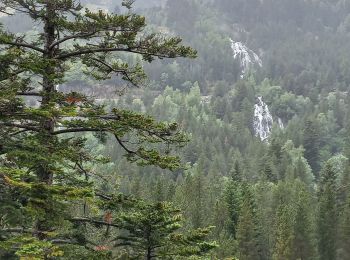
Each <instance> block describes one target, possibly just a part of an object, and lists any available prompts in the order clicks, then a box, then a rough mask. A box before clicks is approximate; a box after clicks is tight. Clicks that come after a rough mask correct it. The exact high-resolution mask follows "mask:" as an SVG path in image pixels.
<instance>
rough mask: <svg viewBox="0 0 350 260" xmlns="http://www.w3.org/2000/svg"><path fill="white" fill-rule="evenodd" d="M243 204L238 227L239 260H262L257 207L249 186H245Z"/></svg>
mask: <svg viewBox="0 0 350 260" xmlns="http://www.w3.org/2000/svg"><path fill="white" fill-rule="evenodd" d="M242 193H243V194H242V203H241V209H240V214H239V219H238V226H237V240H238V249H239V259H242V260H255V259H260V257H261V250H260V245H259V230H258V225H257V224H258V223H257V217H256V206H255V202H254V198H253V194H252V192H251V188H250V187H249V186H248V184H243V188H242Z"/></svg>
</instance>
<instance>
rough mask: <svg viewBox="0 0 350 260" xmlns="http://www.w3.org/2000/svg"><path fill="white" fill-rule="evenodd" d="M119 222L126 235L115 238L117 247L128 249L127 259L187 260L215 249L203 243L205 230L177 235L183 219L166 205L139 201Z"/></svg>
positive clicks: (205, 235)
mask: <svg viewBox="0 0 350 260" xmlns="http://www.w3.org/2000/svg"><path fill="white" fill-rule="evenodd" d="M120 218H121V219H120V227H121V228H122V229H124V230H125V231H127V234H126V235H120V236H118V237H117V238H116V246H117V247H121V248H126V249H128V248H131V253H130V254H129V257H130V259H147V260H151V259H175V258H176V259H189V258H190V257H191V256H202V255H206V254H207V253H208V252H209V251H210V250H212V249H214V248H215V247H216V244H215V243H214V242H206V241H205V239H206V237H207V236H208V234H209V231H210V229H208V228H201V229H196V230H193V231H191V232H188V234H184V233H180V232H179V230H180V229H181V227H182V221H183V219H182V216H181V214H180V211H179V210H178V209H176V208H174V207H173V206H172V205H171V204H169V203H165V202H158V203H155V204H147V203H145V202H141V201H140V202H138V203H137V204H136V205H135V206H134V207H133V209H132V212H129V211H127V212H126V213H125V214H123V215H122V216H121V217H120ZM180 257H181V258H180Z"/></svg>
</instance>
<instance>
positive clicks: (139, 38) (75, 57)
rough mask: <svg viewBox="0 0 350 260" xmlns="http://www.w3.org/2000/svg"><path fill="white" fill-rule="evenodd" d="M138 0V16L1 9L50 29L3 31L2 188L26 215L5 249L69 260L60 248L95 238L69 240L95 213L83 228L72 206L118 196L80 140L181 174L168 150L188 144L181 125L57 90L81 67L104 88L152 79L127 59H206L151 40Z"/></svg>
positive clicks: (62, 7) (11, 224)
mask: <svg viewBox="0 0 350 260" xmlns="http://www.w3.org/2000/svg"><path fill="white" fill-rule="evenodd" d="M131 2H132V1H124V2H123V5H124V6H125V7H127V8H128V9H129V10H128V11H127V12H126V13H125V14H113V13H105V12H103V11H97V12H93V11H91V10H88V9H84V8H83V6H82V5H81V4H80V2H79V1H75V0H68V1H67V0H2V1H1V10H3V11H6V12H8V13H9V14H11V13H13V12H15V13H16V14H18V15H22V16H28V17H29V18H30V19H31V20H32V21H33V22H35V23H36V24H38V26H42V28H40V29H39V31H38V32H37V33H36V34H35V35H32V36H31V37H30V38H28V37H26V35H15V34H12V33H10V32H7V31H5V30H4V29H3V28H1V29H0V48H1V54H0V63H1V65H3V64H4V65H5V66H1V68H2V69H1V72H0V135H1V143H0V153H1V155H2V158H4V161H3V162H2V163H1V168H0V183H1V185H3V186H5V188H4V191H5V192H6V193H8V192H9V196H10V197H11V199H12V201H15V202H16V203H15V204H16V205H15V206H14V207H15V208H16V210H20V211H21V215H22V217H21V218H18V219H17V221H13V220H8V216H5V219H6V223H7V225H5V226H4V225H2V226H0V230H1V240H2V241H4V242H1V248H3V249H4V250H5V251H13V252H14V251H16V254H17V255H18V256H20V257H24V258H25V257H29V258H31V257H32V258H35V257H38V258H40V257H42V258H47V257H53V256H59V255H62V254H63V253H64V252H63V251H62V250H61V249H60V248H59V247H58V246H57V245H56V244H57V243H60V242H62V240H64V243H72V244H74V243H78V244H80V245H81V246H86V241H85V240H79V242H77V240H76V239H74V237H72V236H71V234H72V232H73V231H72V230H70V231H72V232H67V229H68V230H69V229H71V228H72V227H76V226H77V224H78V223H79V220H78V219H80V220H81V219H83V220H84V222H86V221H88V219H87V218H85V213H86V212H85V210H84V212H79V213H81V214H82V215H83V216H84V218H76V219H75V220H73V219H74V216H73V214H72V213H73V212H76V211H71V210H70V209H69V208H70V205H71V203H72V202H73V201H74V202H75V203H77V204H78V205H79V204H80V205H83V204H84V205H85V204H86V202H87V201H90V202H94V201H96V199H97V198H101V199H103V198H108V196H107V197H106V195H104V194H103V192H102V191H101V192H100V191H99V190H97V189H95V188H94V183H93V181H94V178H95V176H94V173H93V172H91V171H90V170H89V168H88V167H87V166H86V165H87V163H89V164H91V163H97V162H104V161H105V159H104V158H101V157H95V156H93V155H92V154H90V153H89V152H88V151H87V150H86V149H85V141H86V139H85V138H84V137H83V136H82V135H79V136H78V137H75V136H74V135H73V134H74V133H87V132H92V133H93V134H94V135H95V137H97V138H98V139H99V140H101V141H105V140H106V139H107V138H113V139H114V140H115V142H117V143H118V144H119V145H120V146H121V147H122V148H123V149H124V151H125V154H126V157H127V159H128V160H129V161H131V162H137V163H139V164H141V165H150V164H152V165H158V166H160V167H162V168H169V169H175V168H177V167H178V166H179V160H178V158H177V157H174V156H171V154H169V152H170V151H169V150H168V148H169V147H171V146H172V145H173V146H182V145H183V144H184V143H185V142H186V139H187V138H186V137H185V136H184V135H183V134H182V133H181V132H179V130H178V126H177V124H166V123H158V122H156V121H154V120H153V118H151V117H149V116H145V115H142V114H137V113H134V112H131V111H125V110H121V109H118V108H112V109H110V110H107V109H106V108H105V107H104V106H103V105H100V104H97V103H96V102H95V101H94V99H93V98H91V97H88V96H86V95H84V94H82V93H79V92H77V91H75V90H74V89H73V90H72V91H71V92H62V91H60V90H59V89H58V88H57V86H58V85H59V84H63V83H64V82H65V80H66V77H65V75H66V73H67V72H68V71H69V69H70V67H71V66H75V68H77V67H80V68H82V71H81V72H82V73H85V74H86V75H88V76H90V77H92V78H93V79H96V80H105V79H110V78H112V77H119V78H120V79H123V80H125V82H127V83H128V84H130V85H140V84H142V82H143V80H144V79H145V73H144V71H143V69H142V66H141V64H131V63H127V62H125V61H123V57H126V55H127V54H130V55H138V56H140V57H142V59H143V60H144V61H145V62H152V61H153V60H154V59H155V58H175V57H194V56H195V55H196V53H195V51H194V50H192V49H191V48H189V47H185V46H182V45H181V39H180V38H177V37H173V38H166V37H163V36H161V35H159V34H147V33H144V29H145V26H146V23H145V18H144V17H143V16H140V15H137V14H134V13H133V12H132V10H131V9H130V8H131ZM118 82H120V81H118ZM29 96H30V97H36V98H38V100H39V102H40V105H39V106H35V107H32V106H28V105H27V103H26V102H25V100H24V99H25V98H26V97H29ZM129 140H133V141H132V142H129ZM134 144H135V145H134ZM83 201H84V203H83ZM81 207H82V208H83V206H81ZM84 208H85V206H84ZM2 217H4V216H2ZM2 223H3V222H2ZM102 224H106V223H105V222H104V223H102ZM107 224H109V223H107ZM63 230H64V232H63ZM73 233H74V232H73ZM87 248H88V247H87Z"/></svg>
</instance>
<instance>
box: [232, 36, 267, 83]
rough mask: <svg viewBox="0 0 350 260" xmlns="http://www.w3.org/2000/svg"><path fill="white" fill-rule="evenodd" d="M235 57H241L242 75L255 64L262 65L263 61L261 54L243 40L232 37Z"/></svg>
mask: <svg viewBox="0 0 350 260" xmlns="http://www.w3.org/2000/svg"><path fill="white" fill-rule="evenodd" d="M230 42H231V48H232V51H233V58H234V59H239V62H240V65H241V69H242V74H241V77H242V78H243V76H244V75H245V74H246V73H247V72H248V71H249V69H250V68H252V67H253V66H259V67H262V61H261V59H260V58H259V56H258V55H257V54H256V53H255V52H254V51H252V50H250V49H249V48H248V47H247V46H245V45H244V44H243V43H241V42H235V41H233V40H232V39H231V38H230Z"/></svg>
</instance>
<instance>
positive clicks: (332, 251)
mask: <svg viewBox="0 0 350 260" xmlns="http://www.w3.org/2000/svg"><path fill="white" fill-rule="evenodd" d="M336 179H337V176H336V172H335V171H334V170H333V168H332V165H331V163H329V162H327V163H326V165H325V166H324V168H323V169H322V173H321V182H320V190H319V195H318V199H319V212H318V222H317V224H318V250H319V254H320V259H321V260H328V259H336V248H337V247H336V246H337V230H338V209H337V184H336Z"/></svg>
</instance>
